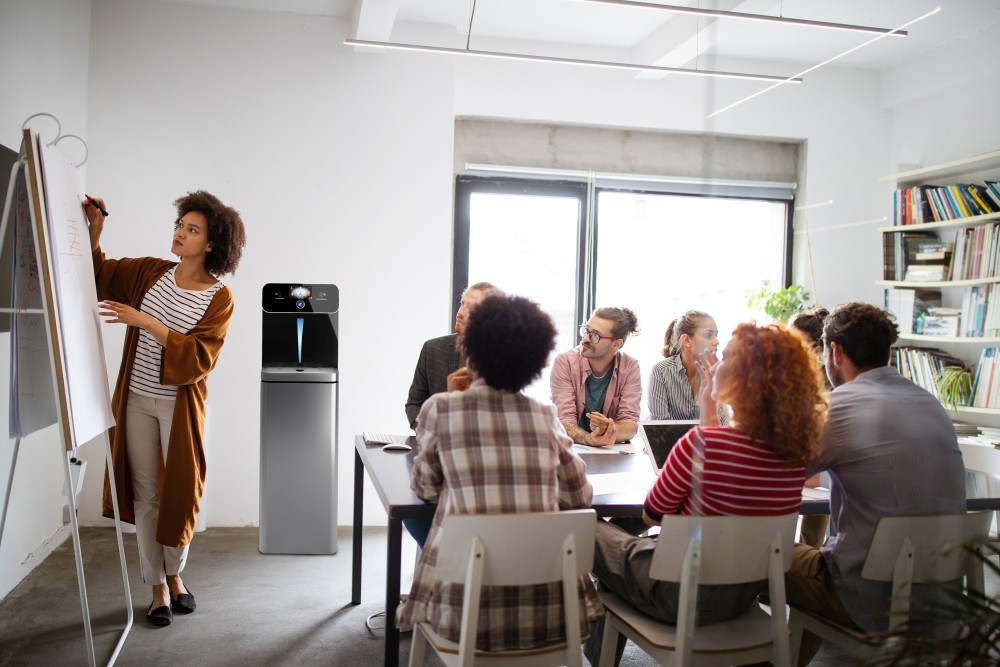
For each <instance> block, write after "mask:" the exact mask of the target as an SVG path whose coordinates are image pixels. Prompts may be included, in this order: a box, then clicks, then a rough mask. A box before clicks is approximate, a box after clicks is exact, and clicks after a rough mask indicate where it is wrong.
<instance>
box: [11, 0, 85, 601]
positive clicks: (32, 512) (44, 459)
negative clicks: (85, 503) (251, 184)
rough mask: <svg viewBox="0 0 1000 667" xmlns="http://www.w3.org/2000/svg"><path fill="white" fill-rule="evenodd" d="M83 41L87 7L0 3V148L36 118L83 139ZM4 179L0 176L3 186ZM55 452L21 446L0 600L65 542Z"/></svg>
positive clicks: (41, 442)
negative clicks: (45, 116) (44, 116)
mask: <svg viewBox="0 0 1000 667" xmlns="http://www.w3.org/2000/svg"><path fill="white" fill-rule="evenodd" d="M89 34H90V2H89V0H88V1H86V2H83V1H79V0H36V1H34V2H22V1H20V0H0V91H2V92H0V96H2V99H3V103H2V104H0V143H2V144H3V145H4V146H7V147H8V148H11V149H13V150H15V151H16V150H19V149H20V146H21V124H22V123H23V122H24V120H25V119H26V118H27V117H28V116H30V115H32V114H34V113H36V112H39V111H45V112H48V113H51V114H53V115H55V116H56V117H57V118H58V119H59V120H60V122H61V123H62V131H63V133H68V134H80V135H85V134H86V130H87V76H88V68H87V61H88V51H89V48H90V44H89V42H90V35H89ZM32 127H34V128H36V129H38V130H39V131H40V132H41V133H42V135H43V136H45V137H47V138H49V139H54V138H55V130H56V126H55V124H54V123H52V122H51V121H50V120H48V119H36V120H35V121H33V122H32ZM74 148H75V147H74ZM69 150H73V148H71V149H69ZM74 155H79V154H78V153H74ZM9 177H10V175H9V174H6V173H5V174H0V178H2V179H3V180H4V185H5V186H6V184H7V181H8V179H9ZM0 206H2V205H0ZM9 349H10V337H9V335H8V334H0V350H3V352H0V406H2V408H0V433H3V434H4V436H6V434H7V432H8V428H9V423H8V413H7V407H6V406H7V404H8V400H9V391H8V389H7V387H8V384H7V383H8V380H7V378H9V377H10V354H9V353H8V352H7V350H9ZM62 447H63V445H62V443H61V442H60V441H59V438H58V434H57V433H56V429H55V427H49V428H47V429H44V430H42V431H40V432H38V433H35V434H32V435H30V436H28V437H27V438H25V439H24V440H23V441H22V442H21V446H20V450H19V453H18V456H17V464H16V467H15V476H14V479H13V482H12V484H11V488H10V492H11V495H10V508H9V510H8V513H7V523H6V525H5V526H4V531H3V538H2V541H0V598H2V597H3V596H5V595H6V594H7V593H8V592H10V590H11V589H12V588H14V586H16V585H17V583H18V582H19V581H21V579H23V578H24V577H25V576H26V575H27V574H28V573H29V572H30V571H31V570H32V569H34V567H35V566H36V565H38V564H39V563H40V562H42V560H44V559H45V556H47V555H48V554H49V552H50V551H51V550H52V549H53V548H55V547H56V546H58V545H59V544H60V543H61V542H62V541H63V540H64V539H65V538H66V537H67V535H68V534H69V533H68V531H67V530H66V529H65V528H64V527H63V523H62V507H63V505H64V504H65V502H66V499H65V498H64V497H63V496H62V486H63V480H64V476H65V464H64V463H63V461H64V460H65V459H64V458H63V451H64V450H62ZM13 456H14V441H13V440H8V439H7V438H6V437H2V438H0V495H2V494H4V493H6V491H7V483H8V479H9V477H8V475H9V471H10V466H11V463H12V460H13Z"/></svg>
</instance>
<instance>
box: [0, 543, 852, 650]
mask: <svg viewBox="0 0 1000 667" xmlns="http://www.w3.org/2000/svg"><path fill="white" fill-rule="evenodd" d="M80 533H81V543H82V545H83V547H82V549H83V553H84V572H85V578H86V583H87V590H88V592H89V595H88V600H89V605H90V616H91V623H92V627H93V635H94V646H95V654H96V662H97V664H101V665H103V664H107V663H108V660H109V659H110V658H111V655H112V653H113V651H114V648H115V645H116V643H117V642H118V639H119V637H120V636H121V631H122V628H123V627H124V625H125V621H126V611H125V608H126V607H125V600H124V597H123V595H124V590H123V586H122V578H121V570H120V568H119V559H118V549H117V544H116V541H115V533H114V530H112V529H109V528H85V529H82V530H81V531H80ZM350 533H351V531H350V528H341V530H340V532H339V536H338V538H339V547H340V551H339V553H338V554H336V555H333V556H279V555H264V554H261V553H260V552H259V551H258V548H257V546H258V541H257V540H258V536H257V529H256V528H211V529H209V530H207V531H205V532H203V533H198V534H197V535H196V536H195V539H194V542H193V543H192V547H191V556H190V558H189V561H188V566H187V569H186V570H185V572H184V581H185V583H186V584H187V585H188V586H189V588H190V590H191V592H192V593H193V594H194V595H195V597H196V598H197V601H198V610H197V611H196V612H195V613H194V614H191V615H190V616H176V615H175V617H174V622H173V624H172V625H170V626H169V627H166V628H153V627H151V626H149V625H147V624H146V622H145V620H144V617H145V612H146V609H147V607H148V606H149V603H150V601H151V599H152V598H151V595H150V589H149V588H148V587H147V586H145V585H144V584H142V582H141V579H140V576H139V574H138V553H137V550H136V546H135V536H134V535H125V553H126V558H127V564H128V569H129V583H130V586H131V593H132V600H131V604H132V608H133V610H134V614H135V624H134V626H133V628H132V630H131V632H130V633H129V635H128V637H127V638H126V640H125V644H124V646H123V648H122V650H121V653H120V655H119V656H118V659H117V662H116V664H118V665H143V666H147V667H148V666H156V665H164V666H166V665H170V666H175V665H185V664H197V665H200V666H205V667H215V666H219V667H224V666H225V667H228V666H230V665H239V666H240V667H256V666H258V665H259V666H262V667H263V666H271V665H282V666H284V665H317V666H318V665H323V666H329V665H334V666H340V665H343V666H353V665H379V664H382V650H383V649H382V646H383V645H382V632H381V630H379V629H377V628H376V629H375V630H369V629H368V627H367V626H366V623H365V620H366V618H367V617H368V616H369V615H371V614H374V613H376V612H378V611H381V609H382V606H383V605H382V602H381V599H382V596H383V595H384V582H385V579H384V571H385V570H384V554H385V530H384V529H378V528H370V529H366V530H365V532H364V536H363V548H364V553H365V561H364V562H365V572H364V578H363V582H362V604H361V605H359V606H356V607H355V606H351V604H350V597H351V535H350ZM404 543H405V547H404V553H403V563H404V568H405V567H406V566H407V564H412V563H413V561H414V555H413V553H414V546H413V542H412V540H408V539H405V538H404ZM403 585H404V590H405V587H406V586H408V585H409V579H408V576H406V575H404V581H403ZM408 655H409V635H408V634H404V635H403V641H402V642H401V647H400V661H401V663H402V664H404V665H405V664H406V661H407V659H408ZM86 664H87V646H86V642H85V637H84V631H83V624H82V622H81V613H80V597H79V592H78V588H77V577H76V566H75V563H74V558H73V545H72V541H71V540H67V541H66V542H65V543H64V544H63V545H61V546H60V547H59V548H57V549H56V550H55V551H54V552H53V553H52V554H51V555H50V556H49V557H48V558H47V559H46V560H45V561H44V562H43V563H42V564H41V565H39V566H38V567H37V568H36V569H35V570H34V571H33V572H32V573H31V574H30V575H29V576H28V577H27V578H26V579H25V580H24V581H22V582H21V583H20V584H19V585H18V586H17V587H16V588H15V589H14V590H13V591H12V592H11V593H10V594H9V595H8V596H7V597H6V598H5V599H4V600H3V601H2V602H0V665H4V666H10V667H20V666H27V665H32V666H34V665H39V666H42V665H44V666H49V665H60V666H62V665H86ZM427 664H429V665H439V664H441V663H440V662H439V661H438V660H437V658H436V657H433V656H429V657H428V660H427ZM654 664H655V663H653V661H652V660H651V659H650V658H649V657H648V656H646V655H645V654H644V653H642V652H641V651H640V650H639V649H638V648H637V647H635V646H634V645H632V644H631V643H630V644H629V645H628V648H627V649H626V651H625V655H624V657H623V659H622V662H621V665H622V667H651V666H652V665H654ZM860 664H861V663H860V662H859V661H856V660H854V659H852V658H850V657H849V656H847V655H845V654H842V653H840V652H839V651H837V650H836V649H834V648H832V647H824V649H823V650H822V651H821V652H820V653H819V654H818V655H817V657H816V658H815V659H814V660H813V662H812V663H811V665H813V667H847V666H851V665H860Z"/></svg>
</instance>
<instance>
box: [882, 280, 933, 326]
mask: <svg viewBox="0 0 1000 667" xmlns="http://www.w3.org/2000/svg"><path fill="white" fill-rule="evenodd" d="M940 306H941V290H940V289H935V288H923V287H917V288H914V289H902V288H895V289H888V290H886V291H885V309H886V310H888V311H889V312H890V313H892V314H893V315H894V316H895V317H896V325H897V326H898V327H899V333H901V334H912V333H919V332H918V331H917V317H918V315H920V314H923V313H926V312H927V311H928V310H929V309H931V308H939V307H940Z"/></svg>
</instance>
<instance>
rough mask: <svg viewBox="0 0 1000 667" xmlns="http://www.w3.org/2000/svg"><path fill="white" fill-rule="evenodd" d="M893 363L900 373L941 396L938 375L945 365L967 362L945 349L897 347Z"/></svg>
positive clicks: (959, 364)
mask: <svg viewBox="0 0 1000 667" xmlns="http://www.w3.org/2000/svg"><path fill="white" fill-rule="evenodd" d="M892 365H893V366H895V367H896V370H897V371H899V374H900V375H902V376H903V377H905V378H907V379H908V380H911V381H913V382H914V383H915V384H917V385H919V386H921V387H923V388H924V389H926V390H927V391H929V392H930V393H932V394H934V396H937V397H938V398H940V394H939V392H938V387H937V380H936V376H937V373H938V371H940V370H941V369H943V368H944V367H945V366H961V367H962V368H965V367H966V366H965V362H963V361H962V360H961V359H959V358H958V357H955V356H953V355H951V354H948V353H947V352H944V351H943V350H938V349H936V348H930V347H896V348H893V350H892Z"/></svg>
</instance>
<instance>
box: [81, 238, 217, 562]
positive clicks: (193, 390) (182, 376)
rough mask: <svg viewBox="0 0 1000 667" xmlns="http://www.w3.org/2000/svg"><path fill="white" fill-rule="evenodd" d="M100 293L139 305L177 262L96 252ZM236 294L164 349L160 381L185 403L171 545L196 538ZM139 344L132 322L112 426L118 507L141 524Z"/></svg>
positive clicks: (178, 415) (164, 504) (173, 485)
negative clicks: (209, 407) (215, 396)
mask: <svg viewBox="0 0 1000 667" xmlns="http://www.w3.org/2000/svg"><path fill="white" fill-rule="evenodd" d="M93 260H94V275H95V277H96V279H97V296H98V298H99V299H101V300H102V301H103V300H105V299H110V300H112V301H119V302H121V303H126V304H128V305H130V306H132V307H133V308H135V309H136V310H138V309H139V306H140V304H141V303H142V298H143V297H144V296H145V294H146V292H147V291H149V289H150V288H151V287H152V286H153V285H154V284H155V283H156V281H157V280H159V279H160V277H161V276H162V275H163V274H164V273H166V272H167V271H168V270H170V268H171V267H172V266H176V265H177V262H170V261H167V260H163V259H157V258H154V257H140V258H134V259H133V258H126V259H118V260H114V259H107V258H106V257H105V256H104V252H103V251H102V250H101V249H100V248H98V249H97V250H95V251H94V252H93ZM232 314H233V296H232V293H231V292H230V291H229V288H227V287H225V286H223V287H222V288H221V289H220V290H218V291H217V292H216V293H215V296H214V297H213V298H212V302H211V303H210V304H209V305H208V309H207V310H206V311H205V315H204V317H202V318H201V321H200V322H198V324H196V325H195V327H194V329H192V330H191V331H190V332H188V333H187V334H180V333H177V332H176V331H170V332H169V334H168V338H167V345H166V347H164V348H163V360H162V363H161V368H160V383H161V384H167V385H177V402H176V403H175V405H174V416H173V420H172V421H171V423H170V439H169V442H168V453H167V461H166V465H165V471H164V479H163V487H162V491H161V494H160V519H159V522H158V523H157V525H156V541H157V542H159V543H160V544H163V545H164V546H168V547H182V546H184V545H186V544H187V543H188V542H190V541H191V538H192V536H193V535H194V526H195V521H196V520H197V518H198V510H199V508H200V502H201V496H202V493H203V492H204V489H205V473H206V471H207V463H206V461H205V446H204V439H203V431H204V427H205V401H206V400H207V398H208V386H207V382H206V381H207V379H208V374H209V372H211V370H212V369H213V368H214V367H215V363H216V361H217V360H218V358H219V351H220V350H221V349H222V344H223V342H225V338H226V331H227V330H228V329H229V319H230V317H231V316H232ZM138 343H139V329H138V328H137V327H128V328H127V329H126V333H125V345H124V350H123V354H122V365H121V369H120V370H119V372H118V380H117V382H116V383H115V393H114V397H113V398H112V409H113V411H114V415H115V422H116V425H115V426H114V427H112V428H111V432H110V435H111V456H112V461H113V462H114V475H115V488H116V490H117V492H118V508H119V511H120V513H121V518H122V520H123V521H126V522H128V523H133V524H134V523H135V509H134V506H133V502H134V495H133V490H132V476H131V473H130V468H129V465H128V459H127V454H126V448H125V406H126V403H127V401H128V383H129V378H130V377H131V374H132V364H133V363H134V361H135V351H136V347H137V346H138ZM102 509H103V514H104V516H106V517H109V518H113V517H114V513H113V511H112V505H111V486H110V484H109V482H108V472H107V471H105V476H104V499H103V503H102Z"/></svg>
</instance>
